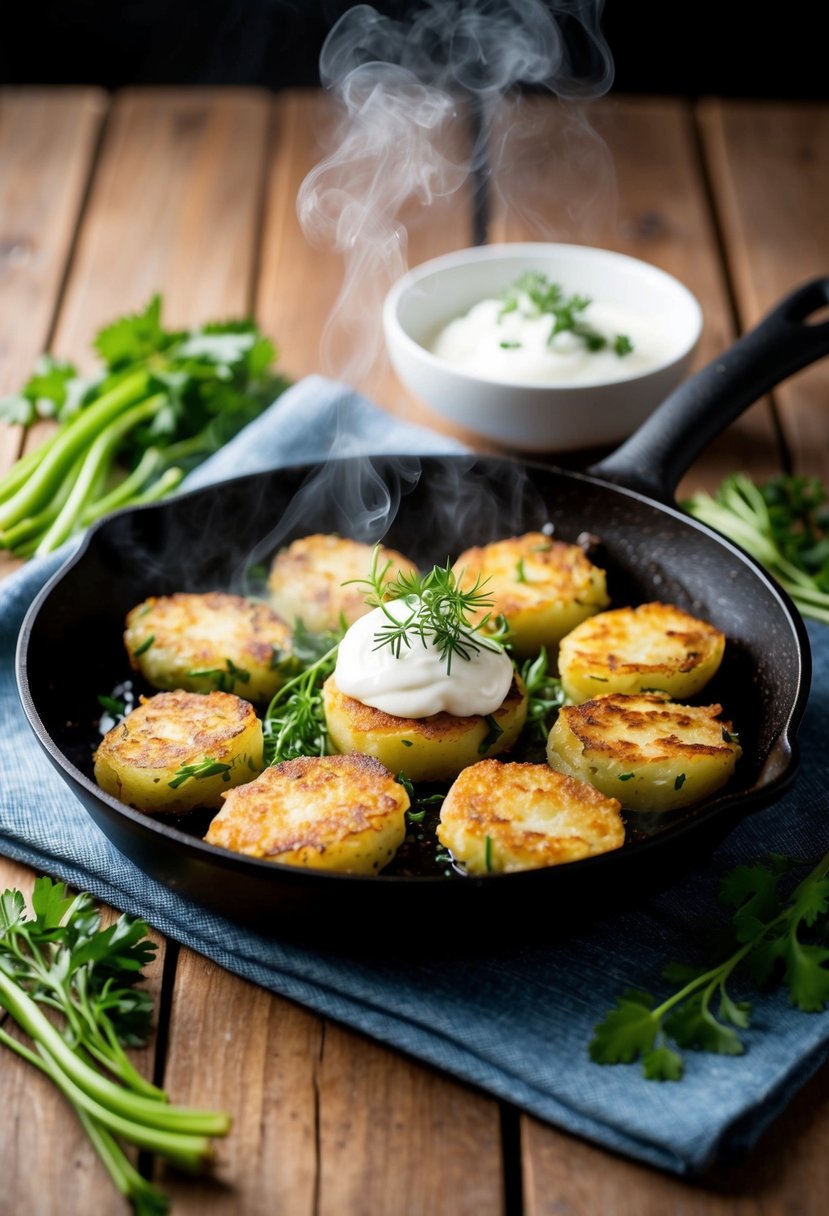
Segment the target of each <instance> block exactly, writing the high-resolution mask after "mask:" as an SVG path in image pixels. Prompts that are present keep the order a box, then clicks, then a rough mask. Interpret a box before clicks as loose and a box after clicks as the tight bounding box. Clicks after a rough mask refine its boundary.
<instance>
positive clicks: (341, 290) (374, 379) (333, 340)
mask: <svg viewBox="0 0 829 1216" xmlns="http://www.w3.org/2000/svg"><path fill="white" fill-rule="evenodd" d="M341 122H342V116H341V112H340V110H339V108H338V106H337V104H336V102H335V101H334V100H333V99H332V98H331V97H329V96H327V95H325V94H320V93H309V92H301V91H291V90H289V91H287V92H285V93H282V94H279V95H278V96H277V97H276V98H275V99H274V103H273V125H272V131H271V143H270V154H269V168H268V180H267V191H266V202H265V210H264V221H263V234H262V252H261V261H260V270H259V278H258V283H257V291H256V314H257V316H258V317H259V319H260V322H261V324H262V325H263V326H264V327H265V328H266V329H267V330H268V332H270V333H272V334H273V335H274V336H275V338H276V341H277V342H278V344H279V347H280V350H281V351H282V366H283V367H284V369H285V371H286V373H287V374H288V375H289V376H291V377H292V378H293V379H299V378H300V377H302V376H306V375H312V374H315V373H317V374H324V375H326V376H330V377H331V378H333V379H337V380H345V381H346V382H347V383H349V384H351V385H353V386H354V387H355V388H358V389H359V390H360V391H361V392H364V393H366V394H367V395H368V396H369V397H370V398H372V399H373V400H375V401H376V402H377V403H378V404H380V405H382V406H384V407H385V408H387V409H389V410H390V412H392V413H394V414H396V415H397V416H399V417H405V418H408V419H409V420H410V421H413V422H418V423H421V424H424V425H429V426H433V427H434V428H435V429H438V430H441V431H443V432H444V433H452V434H458V435H461V434H462V433H461V432H459V431H457V429H453V428H451V427H450V425H449V424H448V423H447V422H445V421H444V420H443V419H441V418H439V417H438V416H437V415H435V414H434V413H433V412H432V411H431V410H429V409H428V407H427V406H426V405H425V404H423V403H422V402H420V401H418V400H416V399H415V398H414V397H413V396H412V395H411V394H409V393H408V392H407V391H406V390H405V389H404V388H403V386H402V385H401V384H400V382H399V381H398V380H397V378H396V376H395V375H394V373H393V372H392V371H391V369H390V367H389V365H388V360H387V358H386V355H385V349H384V343H383V338H382V320H381V310H382V302H383V297H384V296H385V293H386V291H387V289H388V288H389V287H390V286H391V283H392V281H393V279H394V278H395V277H396V276H397V275H398V274H400V273H403V271H404V270H405V269H406V267H407V266H414V265H417V264H419V263H420V262H422V261H425V260H426V259H427V258H430V257H437V256H438V255H439V254H441V253H446V252H448V251H449V250H451V249H459V248H463V247H464V246H466V245H469V244H471V242H472V235H473V223H472V204H471V197H470V189H469V183H468V179H467V178H466V177H465V176H464V175H463V173H462V172H453V173H451V174H450V173H449V171H447V176H448V178H449V179H450V180H451V184H452V185H454V186H455V188H454V189H453V190H451V191H450V192H448V193H447V194H446V195H445V196H441V197H437V196H436V197H433V198H432V199H431V201H429V202H428V203H424V202H423V201H421V198H420V197H419V196H418V195H417V194H414V193H413V194H412V195H411V196H410V197H408V198H406V199H403V200H402V201H401V202H400V203H399V206H398V205H395V204H394V203H393V200H392V199H391V198H390V197H389V193H388V192H384V191H383V190H382V189H380V188H379V187H378V188H377V190H376V194H377V197H376V200H375V205H374V209H373V211H371V212H370V211H369V209H368V207H366V206H365V204H364V202H363V201H362V196H361V194H360V189H359V185H358V183H356V182H355V180H354V177H353V176H352V175H350V174H349V172H348V171H347V169H346V168H345V167H338V163H339V151H340V149H341V148H342V147H343V145H344V141H345V140H346V139H347V137H348V134H349V131H348V129H347V128H346V129H345V130H344V129H343V126H342V125H341ZM439 146H440V150H441V154H442V155H445V157H446V159H447V162H448V163H449V164H450V165H455V166H461V165H463V164H464V163H465V162H466V161H467V160H468V157H469V132H468V127H467V125H466V122H465V120H464V119H463V118H459V119H458V120H457V121H456V122H455V123H453V124H451V125H450V127H449V129H448V130H447V131H446V132H445V133H444V134H443V136H442V138H441V141H440V145H439ZM368 163H369V164H370V165H374V166H375V168H374V172H375V176H376V178H377V179H378V180H379V181H381V182H382V179H383V175H384V174H388V173H392V172H393V171H394V166H391V167H388V166H384V165H383V164H382V163H381V162H380V161H379V160H378V162H377V163H376V165H375V162H374V161H372V160H370V159H369V160H368ZM317 170H318V171H319V173H320V194H319V197H320V199H321V200H322V199H323V198H326V199H328V200H329V201H328V203H327V204H326V205H323V202H322V201H320V203H319V205H318V207H317V208H316V212H315V214H316V217H317V227H318V229H319V232H318V235H316V236H315V237H314V238H313V240H312V239H309V238H308V237H307V236H306V234H305V232H304V231H303V228H302V227H301V225H300V221H299V219H298V217H297V196H298V193H299V191H300V188H301V186H302V184H303V182H304V181H305V179H306V178H307V177H308V175H309V174H311V173H312V172H314V171H317ZM323 187H324V190H325V191H326V192H329V193H326V194H324V195H323ZM364 207H365V210H362V211H361V213H360V215H359V216H358V218H356V219H354V220H353V229H354V235H355V241H354V248H353V249H350V250H349V251H348V256H347V257H346V256H345V254H344V252H343V251H341V250H338V249H337V248H335V234H334V233H333V232H332V231H331V228H332V225H331V224H330V223H325V222H324V221H325V220H326V219H327V218H328V219H330V215H332V214H333V215H338V214H339V213H340V212H343V213H346V214H347V213H348V210H349V208H350V209H352V210H353V209H355V208H364ZM342 222H343V223H345V220H343V221H342ZM390 232H393V234H394V235H393V237H390V235H389V234H390ZM463 437H465V438H469V437H468V436H463Z"/></svg>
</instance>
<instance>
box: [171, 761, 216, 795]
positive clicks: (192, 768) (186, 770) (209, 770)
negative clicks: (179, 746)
mask: <svg viewBox="0 0 829 1216" xmlns="http://www.w3.org/2000/svg"><path fill="white" fill-rule="evenodd" d="M230 768H231V766H230V765H229V764H225V763H224V762H223V761H221V760H214V759H213V758H212V757H211V756H205V757H204V759H203V760H199V761H197V762H196V763H195V764H182V765H181V767H180V768H179V769H178V771H177V772H176V774H175V776H174V777H173V780H172V781H168V782H167V784H168V785H169V787H170V789H171V790H177V789H178V788H179V786H180V785H184V783H185V781H191V780H192V781H204V780H206V779H207V778H208V777H218V776H219V774H221V776H222V780H223V781H229V780H230Z"/></svg>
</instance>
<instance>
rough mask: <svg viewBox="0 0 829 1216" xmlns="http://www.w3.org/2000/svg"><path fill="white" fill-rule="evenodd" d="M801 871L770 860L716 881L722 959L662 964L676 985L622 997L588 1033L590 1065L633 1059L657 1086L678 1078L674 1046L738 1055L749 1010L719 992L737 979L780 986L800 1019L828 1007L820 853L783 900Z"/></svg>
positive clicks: (828, 891) (825, 869)
mask: <svg viewBox="0 0 829 1216" xmlns="http://www.w3.org/2000/svg"><path fill="white" fill-rule="evenodd" d="M801 865H802V863H801V862H798V861H786V860H785V859H781V858H780V857H778V856H773V857H770V858H769V860H768V863H767V864H765V865H753V866H737V867H735V869H733V870H731V871H730V872H729V873H728V874H726V875H725V877H724V879H723V881H722V884H721V891H720V893H721V898H722V901H723V903H724V904H725V905H726V906H727V907H729V908H730V909H732V913H731V917H732V929H733V934H734V940H735V945H734V948H733V950H732V952H731V953H730V954H729V955H728V956H727V957H726V958H724V959H723V961H722V962H720V963H718V964H716V965H715V966H713V967H711V968H709V969H701V968H698V967H687V966H685V965H683V964H676V963H672V964H669V965H668V966H667V967H665V969H664V973H663V974H664V976H665V978H666V979H667V980H669V981H672V982H674V983H676V984H678V985H679V987H678V989H677V990H676V991H675V992H674V993H673V994H672V995H671V996H669V997H668V998H667V999H666V1000H664V1001H663V1002H662V1003H661V1004H660V1005H656V1004H655V1002H654V999H653V997H651V996H650V995H649V994H647V993H641V992H627V993H625V994H624V995H623V996H622V997H620V998H619V999H618V1001H617V1003H616V1007H615V1008H614V1009H612V1010H611V1011H610V1012H609V1013H608V1014H607V1015H606V1016H605V1018H604V1019H603V1021H601V1022H600V1023H599V1024H598V1025H597V1027H596V1029H595V1031H594V1037H593V1039H592V1041H591V1043H590V1047H589V1051H590V1058H591V1059H592V1060H594V1061H595V1062H596V1063H599V1064H620V1063H623V1064H629V1063H632V1062H633V1061H634V1060H637V1059H639V1060H641V1063H642V1071H643V1075H644V1076H645V1077H646V1078H647V1079H648V1080H660V1081H664V1080H679V1079H680V1078H681V1076H682V1074H683V1067H684V1066H683V1062H682V1056H681V1053H680V1052H678V1051H676V1050H675V1048H685V1049H691V1050H694V1051H709V1052H714V1053H716V1054H718V1055H731V1056H734V1055H741V1054H742V1053H743V1052H744V1051H745V1044H744V1043H743V1040H742V1038H741V1037H740V1035H739V1033H738V1032H739V1031H741V1030H745V1029H746V1028H747V1027H748V1026H749V1022H750V1015H751V1005H750V1003H749V1002H748V1001H745V1000H735V999H734V997H733V996H732V994H731V992H730V991H729V984H730V983H731V981H732V979H733V977H734V976H735V974H736V973H737V972H740V973H741V974H742V975H743V976H744V977H745V978H747V979H750V980H753V981H754V982H755V983H756V984H769V983H772V982H774V981H775V979H777V980H778V981H782V983H783V984H784V985H785V986H786V988H787V989H788V993H789V1000H790V1001H791V1003H792V1004H793V1005H795V1006H797V1008H798V1009H800V1010H802V1011H803V1012H804V1013H815V1012H819V1011H820V1010H822V1009H825V1008H826V1007H827V1006H829V948H827V946H826V945H824V944H823V943H824V941H825V940H826V939H827V937H828V936H829V925H828V924H827V915H826V914H827V912H829V877H828V875H829V853H827V854H826V856H824V857H823V858H822V859H821V861H819V862H818V864H817V865H816V866H815V867H814V868H813V869H812V870H811V872H810V873H809V874H807V876H806V877H805V878H804V879H803V880H802V881H801V882H800V883H798V884H797V885H796V886H794V888H793V889H792V890H791V891H790V892H789V894H788V895H785V894H783V893H782V892H781V889H780V888H781V884H782V883H783V881H784V879H786V878H788V877H789V876H790V875H791V873H792V871H793V870H795V869H796V868H797V867H799V866H801ZM804 933H806V934H807V935H809V936H812V937H816V938H817V940H814V941H813V940H806V939H805V938H804V936H803V935H804ZM715 1006H716V1007H715ZM671 1042H672V1043H673V1044H674V1047H672V1046H670V1045H669V1044H670V1043H671Z"/></svg>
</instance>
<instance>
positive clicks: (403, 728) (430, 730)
mask: <svg viewBox="0 0 829 1216" xmlns="http://www.w3.org/2000/svg"><path fill="white" fill-rule="evenodd" d="M322 695H323V706H324V709H325V719H326V722H327V724H328V737H329V738H330V740H331V743H332V745H333V746H334V747H335V748H336V749H337V751H338V752H344V753H346V754H351V753H355V752H357V753H362V754H364V755H368V756H376V757H377V759H378V760H380V761H381V762H382V763H383V764H384V765H385V766H386V768H389V769H391V771H392V772H394V773H399V772H404V773H405V774H406V776H407V777H408V778H409V779H410V780H411V781H451V780H452V778H453V777H456V776H457V775H458V773H459V772H460V771H461V769H463V768H466V766H467V765H469V764H474V763H475V762H476V761H477V760H480V759H481V758H482V757H483V756H495V755H497V754H498V753H499V752H503V751H507V750H508V749H509V748H510V747H512V745H513V743H515V741H516V739H517V738H518V736H519V734H520V733H521V729H522V727H523V725H524V723H525V721H526V719H527V694H526V691H525V689H524V686H523V684H522V683H521V680H520V678H519V677H518V676H516V677H515V679H514V680H513V682H512V685H511V687H510V690H509V692H508V693H507V695H506V697H505V698H504V700H503V701H502V703H501V705H500V706H499V707H498V709H496V710H495V713H494V714H488V715H486V717H483V716H481V715H480V714H473V715H471V716H470V717H468V718H459V717H457V716H455V715H454V714H449V713H439V714H431V715H430V716H429V717H427V718H396V717H394V716H393V715H392V714H387V713H384V712H383V711H382V710H381V709H373V708H372V707H371V706H370V705H364V704H363V703H362V701H356V700H355V699H354V698H353V697H347V696H346V695H345V694H344V693H343V692H341V691H340V689H339V688H338V687H337V685H336V683H335V681H334V677H333V676H330V677H329V679H328V680H326V682H325V684H324V685H323V690H322Z"/></svg>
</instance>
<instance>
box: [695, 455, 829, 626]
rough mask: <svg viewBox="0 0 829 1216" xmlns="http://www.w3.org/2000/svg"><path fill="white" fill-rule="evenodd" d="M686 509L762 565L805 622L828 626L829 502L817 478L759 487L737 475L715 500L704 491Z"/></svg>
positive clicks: (796, 478) (795, 478)
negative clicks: (825, 622) (809, 621)
mask: <svg viewBox="0 0 829 1216" xmlns="http://www.w3.org/2000/svg"><path fill="white" fill-rule="evenodd" d="M683 506H684V507H685V510H686V511H688V513H689V514H690V515H693V516H694V518H695V519H699V520H701V521H702V522H703V523H706V524H709V525H710V526H711V527H712V528H716V529H717V530H718V531H719V532H722V533H724V534H725V535H726V536H728V537H730V538H731V539H732V540H735V541H736V542H737V544H739V545H742V547H743V548H744V549H745V550H746V551H747V552H748V553H750V554H751V555H752V557H756V558H757V560H758V561H759V562H762V564H763V565H764V566H765V567H766V569H767V570H768V571H769V573H770V574H772V575H773V576H774V578H776V579H777V581H778V583H780V585H781V587H783V589H784V590H785V591H787V592H788V593H789V595H790V596H791V597H792V599H793V600H794V602H795V603H796V604H797V606H798V608H799V609H800V611H801V612H802V613H803V614H804V616H811V617H814V618H815V620H818V621H827V622H829V502H827V498H826V491H825V490H824V488H823V486H822V485H821V483H820V481H819V480H818V479H817V478H816V477H799V476H791V475H784V476H779V477H774V478H772V479H771V480H769V481H767V482H766V483H765V484H764V485H755V484H754V482H752V481H751V479H750V478H748V477H746V475H745V474H744V473H733V474H732V475H731V476H730V477H726V478H725V480H724V481H723V482H722V484H721V485H720V487H719V489H718V490H717V491H716V493H715V494H714V495H711V494H706V493H705V492H704V491H699V492H698V493H697V494H694V495H693V497H692V498H690V499H688V500H687V501H686V502H685V503H684V504H683Z"/></svg>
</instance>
